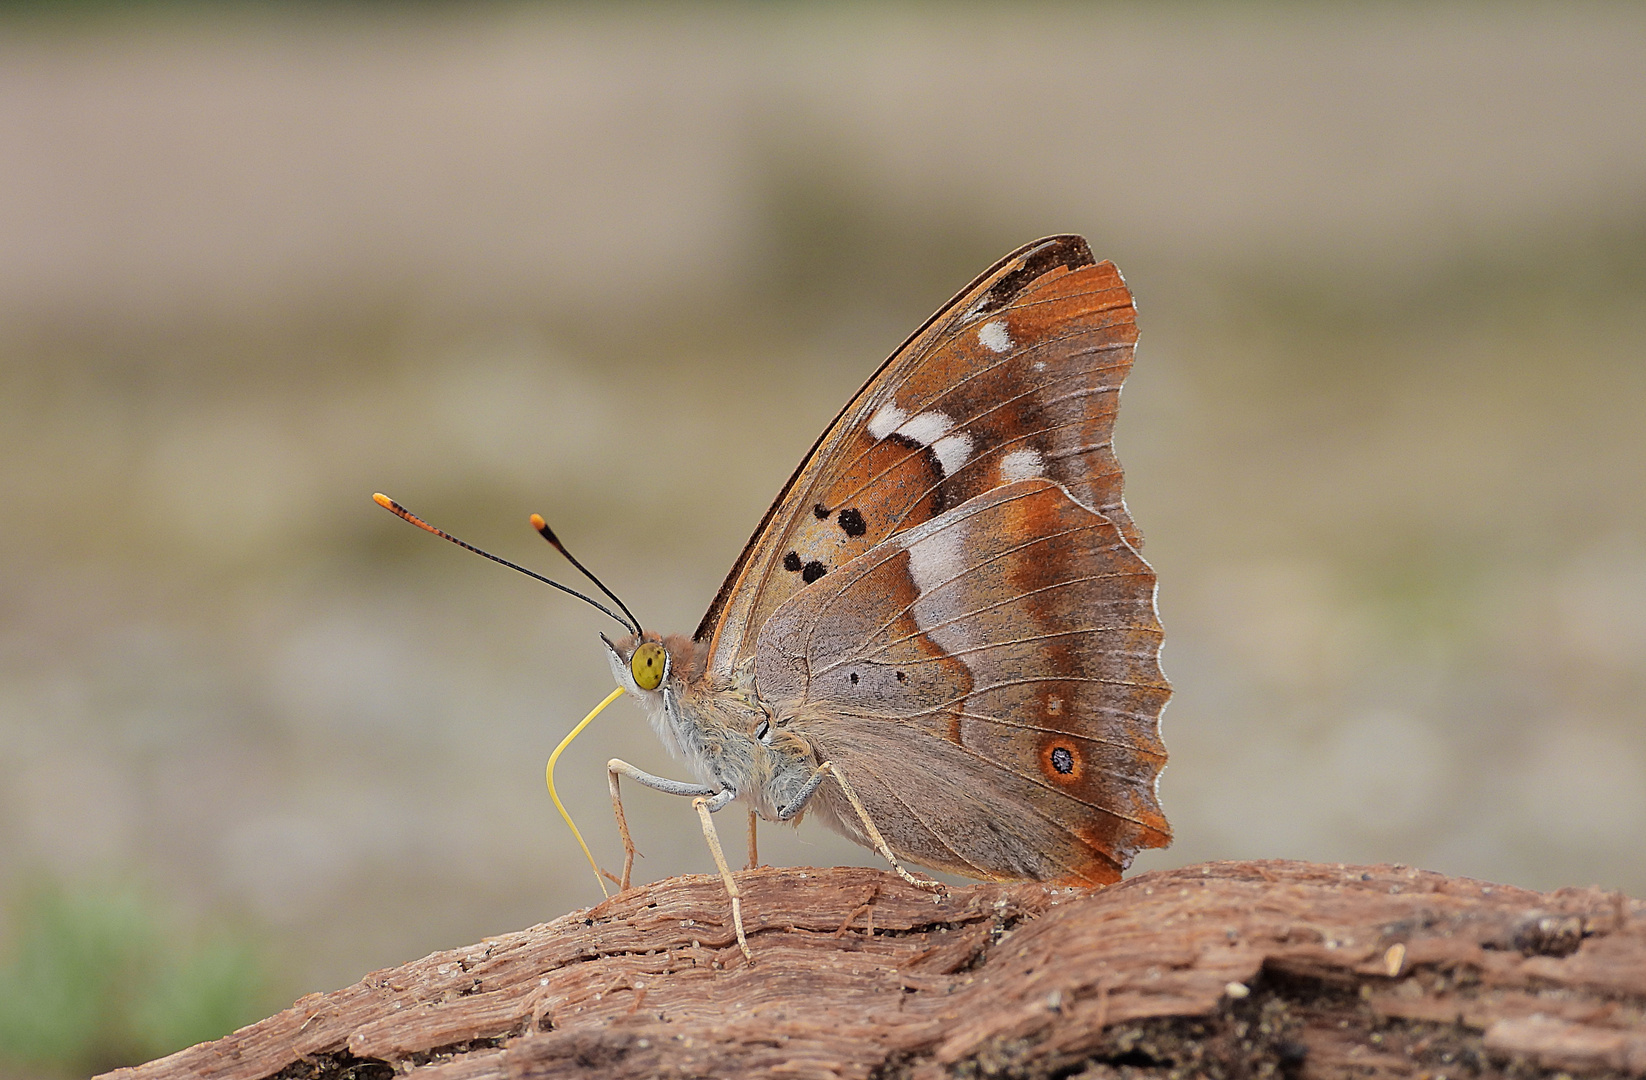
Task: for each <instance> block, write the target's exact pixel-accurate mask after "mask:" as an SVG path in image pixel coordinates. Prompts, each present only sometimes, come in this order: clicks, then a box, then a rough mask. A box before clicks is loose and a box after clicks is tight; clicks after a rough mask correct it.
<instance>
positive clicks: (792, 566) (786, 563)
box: [783, 551, 800, 574]
mask: <svg viewBox="0 0 1646 1080" xmlns="http://www.w3.org/2000/svg"><path fill="white" fill-rule="evenodd" d="M783 569H785V570H787V571H788V572H789V573H791V574H797V573H799V572H800V553H799V552H795V551H791V552H789V553H788V554H787V555H785V556H783Z"/></svg>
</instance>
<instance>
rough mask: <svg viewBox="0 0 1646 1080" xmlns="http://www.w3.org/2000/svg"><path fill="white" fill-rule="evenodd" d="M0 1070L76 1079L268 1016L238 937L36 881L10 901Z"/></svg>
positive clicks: (253, 960)
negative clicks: (183, 926)
mask: <svg viewBox="0 0 1646 1080" xmlns="http://www.w3.org/2000/svg"><path fill="white" fill-rule="evenodd" d="M9 916H10V917H9V919H8V922H9V923H10V927H11V933H10V935H9V936H10V941H9V942H8V945H7V948H6V949H5V953H4V960H3V961H0V1075H11V1076H51V1075H62V1076H84V1075H87V1074H90V1073H94V1072H102V1071H104V1070H106V1069H112V1068H116V1067H118V1066H121V1065H132V1064H137V1063H139V1062H143V1061H147V1060H149V1059H150V1058H155V1057H160V1056H163V1055H165V1054H169V1053H171V1052H172V1051H174V1050H180V1049H182V1048H183V1047H185V1046H191V1045H193V1044H194V1043H197V1042H201V1041H203V1040H206V1039H215V1038H217V1037H219V1036H221V1035H224V1034H226V1033H227V1032H230V1031H233V1030H234V1029H235V1028H237V1027H241V1026H243V1025H244V1024H247V1023H249V1022H251V1021H253V1020H256V1019H258V1018H259V1017H261V1016H262V1015H264V1014H265V1013H266V1012H268V1011H269V1009H270V1005H271V1002H270V979H269V977H268V973H267V968H266V964H265V962H264V959H263V956H262V950H261V948H260V947H259V945H258V943H257V942H255V941H254V940H252V939H251V938H250V937H248V936H247V935H246V934H244V933H240V932H234V931H229V930H222V929H219V930H215V931H212V932H207V933H200V934H190V933H186V932H184V931H182V930H180V929H179V928H178V927H177V926H175V925H174V920H173V919H172V918H170V916H169V915H168V913H167V911H166V909H165V907H164V905H163V904H162V903H161V902H160V901H158V900H157V899H155V898H154V897H152V896H151V895H149V894H147V893H145V892H144V891H142V890H140V889H137V888H134V887H131V886H117V887H97V886H91V885H77V886H65V885H60V884H49V885H37V886H35V887H33V888H32V889H30V890H28V891H26V892H25V893H23V894H22V895H20V896H19V897H18V898H17V899H15V900H14V901H13V903H12V904H11V905H10V912H9Z"/></svg>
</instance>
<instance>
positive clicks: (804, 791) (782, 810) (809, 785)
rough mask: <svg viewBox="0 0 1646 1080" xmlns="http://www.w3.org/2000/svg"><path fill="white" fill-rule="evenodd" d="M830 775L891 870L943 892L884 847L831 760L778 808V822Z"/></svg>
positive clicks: (940, 886)
mask: <svg viewBox="0 0 1646 1080" xmlns="http://www.w3.org/2000/svg"><path fill="white" fill-rule="evenodd" d="M831 776H832V777H834V782H835V783H837V784H839V785H840V790H841V791H842V792H843V793H844V794H845V796H846V801H847V802H849V803H851V804H852V809H853V810H855V811H857V817H858V820H860V821H861V822H863V828H864V831H866V832H867V833H868V834H869V840H870V842H871V843H873V844H874V849H875V850H876V851H878V852H879V853H880V855H881V857H882V858H884V859H885V860H886V861H887V862H889V863H891V864H892V869H893V870H896V871H897V876H898V877H900V878H902V879H903V880H904V881H907V882H908V883H909V884H910V885H913V886H914V887H915V888H917V889H925V890H926V891H927V892H943V891H944V889H943V884H942V883H941V882H937V881H932V880H930V879H929V878H923V877H916V876H915V875H913V874H911V873H909V872H908V871H907V870H905V869H903V864H902V863H900V862H898V861H897V856H896V855H893V854H892V849H891V848H890V847H889V846H887V844H886V840H885V838H884V837H882V836H881V835H880V830H879V829H877V828H875V827H874V822H873V821H872V820H870V818H869V812H868V810H866V809H864V807H863V802H862V800H860V799H859V798H858V797H857V792H855V791H853V790H852V786H851V785H850V784H848V783H847V782H846V777H845V776H844V775H843V774H842V773H841V772H840V770H839V769H837V768H835V767H834V763H833V762H829V761H825V762H824V763H823V764H821V765H819V766H818V767H817V771H816V772H814V773H812V775H811V776H810V777H809V778H808V779H807V780H806V786H805V787H803V788H801V789H800V794H798V795H796V796H795V799H794V801H793V802H792V803H790V804H789V805H788V806H784V807H779V808H778V811H777V819H778V820H779V821H788V820H789V819H790V818H792V817H794V816H795V815H796V814H798V813H800V811H802V810H804V809H805V808H806V804H807V803H808V802H810V801H811V798H812V796H813V795H815V794H817V789H818V788H819V787H821V786H822V785H823V781H824V780H825V779H827V778H828V777H831Z"/></svg>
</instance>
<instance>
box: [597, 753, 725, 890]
mask: <svg viewBox="0 0 1646 1080" xmlns="http://www.w3.org/2000/svg"><path fill="white" fill-rule="evenodd" d="M619 776H627V777H628V778H629V779H630V780H633V781H635V782H636V783H639V784H645V785H646V786H647V787H649V788H652V789H654V790H657V791H661V792H663V793H665V794H668V795H686V796H697V795H715V794H718V792H716V791H715V789H714V788H711V787H704V786H703V785H702V784H688V783H685V782H684V781H681V780H666V779H664V778H663V777H661V776H653V775H652V774H651V773H649V772H647V771H646V770H644V769H637V768H635V767H634V766H633V765H630V764H629V763H628V762H626V761H624V760H623V759H622V758H612V759H611V760H610V761H608V762H606V780H607V781H608V782H609V783H610V785H611V789H612V812H613V813H615V814H616V815H617V833H618V835H619V836H621V837H622V838H623V880H622V882H621V883H620V884H619V886H618V887H619V888H620V889H622V890H623V891H624V892H628V891H629V874H630V873H631V872H632V871H633V870H634V840H633V838H631V837H630V836H629V822H628V819H627V818H625V817H624V816H623V796H622V795H621V794H620V793H619V792H618V790H617V778H618V777H619ZM716 809H718V807H716Z"/></svg>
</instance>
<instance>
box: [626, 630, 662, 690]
mask: <svg viewBox="0 0 1646 1080" xmlns="http://www.w3.org/2000/svg"><path fill="white" fill-rule="evenodd" d="M668 665H669V654H668V653H666V652H664V651H663V646H661V645H659V644H658V643H657V642H655V641H648V642H646V643H645V644H644V645H642V646H640V648H638V649H636V650H634V655H633V656H632V657H630V658H629V673H630V674H632V675H633V676H634V684H635V685H636V686H638V687H640V689H642V690H656V689H657V688H658V686H659V685H660V684H661V683H662V682H663V672H664V670H665V669H666V668H667V667H668Z"/></svg>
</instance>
